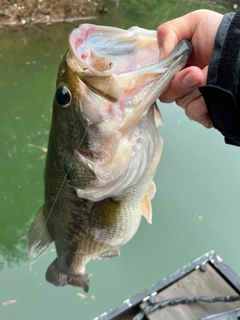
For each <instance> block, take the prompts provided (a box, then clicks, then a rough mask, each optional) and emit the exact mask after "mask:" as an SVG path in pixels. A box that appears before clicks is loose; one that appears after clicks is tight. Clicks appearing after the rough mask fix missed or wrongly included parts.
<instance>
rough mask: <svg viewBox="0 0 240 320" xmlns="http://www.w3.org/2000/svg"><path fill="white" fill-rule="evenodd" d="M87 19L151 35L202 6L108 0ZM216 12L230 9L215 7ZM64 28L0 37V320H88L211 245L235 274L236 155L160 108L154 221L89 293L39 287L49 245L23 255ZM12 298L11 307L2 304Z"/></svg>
mask: <svg viewBox="0 0 240 320" xmlns="http://www.w3.org/2000/svg"><path fill="white" fill-rule="evenodd" d="M107 6H108V8H109V13H108V15H105V16H102V15H101V16H99V17H98V18H97V20H94V21H91V23H96V24H105V25H114V26H117V27H122V28H128V27H130V26H132V25H139V26H141V27H145V28H149V29H156V28H157V26H158V25H159V24H160V23H161V22H163V21H166V20H168V19H171V18H174V17H177V16H179V15H181V14H184V13H187V12H189V11H192V10H194V9H198V8H200V7H201V8H203V7H205V8H206V7H207V5H206V4H203V2H201V5H199V4H197V3H195V2H194V3H193V2H191V3H188V2H178V1H175V2H171V1H168V2H163V1H162V2H160V1H149V0H146V1H121V0H120V2H119V7H117V8H116V2H112V1H109V2H108V3H107ZM215 10H217V11H221V12H224V11H228V10H231V9H222V8H221V7H215ZM78 24H79V23H77V22H76V23H74V24H62V25H54V26H47V27H43V26H40V27H37V28H35V27H34V28H32V29H25V30H20V31H5V32H3V33H1V34H0V114H1V116H0V143H1V152H0V178H1V179H0V208H1V213H0V319H1V320H15V319H16V320H18V319H20V320H21V319H24V320H25V319H26V320H30V319H35V320H38V319H39V320H40V319H46V320H50V319H59V320H63V319H64V320H65V319H67V318H70V317H71V318H74V319H81V320H91V319H93V318H94V317H96V316H98V315H100V314H101V313H103V312H104V311H107V310H108V309H110V308H111V307H114V306H116V305H118V304H119V303H121V302H122V301H123V300H125V299H126V298H129V297H131V296H132V295H134V294H136V293H137V292H139V291H141V290H143V289H144V288H145V287H148V286H150V285H151V284H153V283H155V282H156V281H158V280H160V279H162V278H163V277H165V276H167V275H169V274H170V273H172V272H174V271H176V270H177V269H178V268H181V267H182V266H183V265H185V264H187V263H188V262H191V261H192V260H194V259H195V258H197V257H199V256H201V255H202V254H204V253H206V252H208V251H210V250H212V249H214V250H215V251H216V252H217V254H218V255H220V256H221V257H222V258H223V259H224V261H225V262H227V263H228V264H229V265H230V267H231V268H232V269H233V270H234V271H235V272H236V273H238V274H240V255H239V245H238V244H239V239H240V236H239V223H240V218H239V204H240V196H239V190H240V171H239V163H240V149H239V148H236V147H231V146H227V145H225V144H224V142H223V139H222V137H221V135H220V134H219V133H218V132H216V131H215V130H213V129H212V130H206V129H204V128H203V127H201V126H200V125H198V124H196V123H194V122H191V121H189V120H188V118H186V116H185V115H184V113H183V111H182V110H181V109H180V108H178V107H177V106H175V105H174V104H170V105H161V112H162V115H163V119H164V126H163V127H161V128H160V131H161V134H162V136H163V139H164V142H165V146H164V151H163V155H162V159H161V162H160V165H159V168H158V171H157V174H156V177H155V182H156V185H157V194H156V196H155V198H154V200H153V224H152V225H148V224H147V223H146V222H145V220H143V221H142V223H141V226H140V228H139V230H138V232H137V234H136V235H135V237H134V238H133V239H132V240H131V241H130V242H129V243H128V244H127V245H126V246H124V247H123V248H122V250H121V257H120V258H113V259H109V260H102V261H93V262H90V263H89V265H88V266H87V272H88V274H89V275H90V282H91V286H90V292H89V293H88V294H87V295H86V297H85V298H84V299H83V298H82V297H80V296H78V293H82V290H81V288H73V287H70V286H67V287H64V288H57V287H54V286H52V285H51V284H49V283H47V282H46V281H45V271H46V269H47V267H48V265H49V264H50V263H51V262H52V260H53V259H55V256H56V253H55V252H54V246H51V247H50V248H49V249H48V250H47V252H46V253H45V254H44V255H43V256H42V257H41V258H40V259H39V260H38V261H36V262H35V263H34V264H32V263H31V262H32V260H31V259H29V257H28V254H27V250H26V237H27V232H28V228H29V225H30V223H31V221H32V219H33V217H34V215H35V213H36V211H37V210H38V208H39V207H40V206H41V204H42V202H43V178H42V176H43V168H44V159H45V153H44V152H43V151H44V150H42V149H40V148H38V147H35V146H39V147H46V146H47V139H48V132H49V126H50V118H51V105H52V99H53V96H54V90H55V78H56V73H57V67H58V63H59V61H60V59H61V56H62V55H63V54H64V53H65V50H66V39H67V35H68V34H69V32H70V31H71V30H72V29H73V28H74V27H76V26H77V25H78ZM8 300H16V302H15V303H14V304H13V305H8V306H4V305H2V302H6V301H8Z"/></svg>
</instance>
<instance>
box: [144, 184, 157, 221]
mask: <svg viewBox="0 0 240 320" xmlns="http://www.w3.org/2000/svg"><path fill="white" fill-rule="evenodd" d="M155 192H156V186H155V183H154V182H153V181H152V182H151V184H150V187H149V189H148V191H147V193H146V194H145V196H144V198H143V201H142V203H141V208H140V210H141V214H142V215H143V216H144V217H145V218H146V220H147V222H148V223H152V205H151V199H152V198H153V197H154V194H155Z"/></svg>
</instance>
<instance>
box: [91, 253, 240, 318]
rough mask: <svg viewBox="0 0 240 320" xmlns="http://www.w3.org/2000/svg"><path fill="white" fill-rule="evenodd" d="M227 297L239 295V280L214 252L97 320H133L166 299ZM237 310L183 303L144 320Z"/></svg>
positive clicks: (222, 304) (228, 306) (228, 305)
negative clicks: (149, 307) (148, 307)
mask: <svg viewBox="0 0 240 320" xmlns="http://www.w3.org/2000/svg"><path fill="white" fill-rule="evenodd" d="M227 295H229V296H239V295H240V279H239V277H238V276H237V275H236V274H235V273H234V272H233V271H232V270H231V269H230V268H229V267H228V266H227V265H226V264H224V262H223V261H222V259H221V258H219V257H218V256H217V255H216V254H215V252H213V251H211V252H209V253H207V254H206V255H204V256H202V257H200V258H198V259H197V260H195V261H194V262H192V263H190V264H188V265H187V266H185V267H184V268H182V269H181V270H178V271H177V272H176V273H174V274H172V275H171V276H169V277H167V278H165V279H163V280H161V281H160V282H158V283H156V284H155V285H153V286H151V287H150V288H148V289H146V290H144V291H143V292H141V293H139V294H137V295H136V296H134V297H133V298H131V299H128V300H126V301H124V302H123V303H122V304H121V305H119V306H118V307H116V308H115V309H112V310H110V311H109V312H106V313H104V314H103V315H101V316H100V317H98V318H96V319H95V320H132V319H133V318H134V316H136V315H137V314H139V312H140V311H141V310H144V309H145V308H146V307H147V306H149V305H151V304H152V305H153V304H154V303H157V302H159V301H163V300H167V299H173V298H180V297H186V296H198V297H199V296H201V297H205V296H214V297H220V296H227ZM236 308H240V301H235V302H211V303H209V302H194V303H180V304H176V305H170V306H169V305H168V306H165V307H163V308H158V309H156V310H155V311H153V312H151V313H150V314H147V315H144V316H142V317H141V319H144V320H161V319H164V320H176V319H177V320H182V319H184V320H188V319H189V320H199V319H203V318H205V317H209V316H211V315H216V314H221V313H224V312H227V311H229V310H234V309H236ZM145 311H146V309H145ZM236 314H237V315H236ZM238 315H239V317H238ZM222 317H223V318H221V319H228V316H227V315H225V316H224V315H223V316H222ZM139 319H140V318H139ZM212 319H220V318H219V317H218V318H215V317H214V318H212ZM229 319H240V310H239V312H238V311H235V316H234V317H233V318H229Z"/></svg>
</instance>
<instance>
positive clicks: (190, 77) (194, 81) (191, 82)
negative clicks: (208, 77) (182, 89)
mask: <svg viewBox="0 0 240 320" xmlns="http://www.w3.org/2000/svg"><path fill="white" fill-rule="evenodd" d="M183 84H184V85H185V86H186V87H187V88H193V87H196V86H198V85H199V84H200V79H199V77H198V76H197V75H196V74H195V73H194V72H190V73H188V74H187V75H186V77H185V78H184V79H183Z"/></svg>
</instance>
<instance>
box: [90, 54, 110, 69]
mask: <svg viewBox="0 0 240 320" xmlns="http://www.w3.org/2000/svg"><path fill="white" fill-rule="evenodd" d="M91 67H93V68H94V69H96V70H97V71H107V70H110V69H111V68H112V67H113V62H112V61H111V60H110V59H108V58H105V57H98V58H95V59H93V61H92V62H91Z"/></svg>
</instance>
